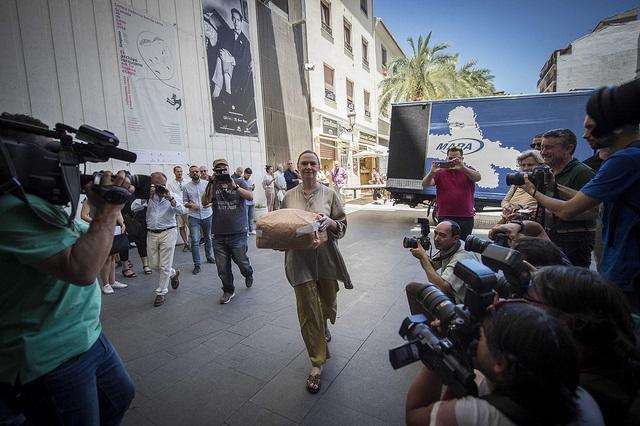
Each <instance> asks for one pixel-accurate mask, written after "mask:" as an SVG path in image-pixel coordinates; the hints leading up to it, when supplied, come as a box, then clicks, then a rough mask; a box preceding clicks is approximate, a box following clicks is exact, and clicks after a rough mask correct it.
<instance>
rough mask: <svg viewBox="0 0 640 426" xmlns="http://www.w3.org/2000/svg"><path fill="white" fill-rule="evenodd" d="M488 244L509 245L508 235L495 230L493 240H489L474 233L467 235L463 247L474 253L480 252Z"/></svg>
mask: <svg viewBox="0 0 640 426" xmlns="http://www.w3.org/2000/svg"><path fill="white" fill-rule="evenodd" d="M490 244H495V245H498V246H501V247H509V236H508V235H507V234H506V233H504V232H496V233H495V234H494V236H493V241H489V240H483V239H482V238H479V237H476V236H474V235H469V236H468V237H467V239H466V241H465V242H464V249H465V250H466V251H472V252H474V253H482V252H483V251H484V249H486V248H487V247H488V246H489V245H490Z"/></svg>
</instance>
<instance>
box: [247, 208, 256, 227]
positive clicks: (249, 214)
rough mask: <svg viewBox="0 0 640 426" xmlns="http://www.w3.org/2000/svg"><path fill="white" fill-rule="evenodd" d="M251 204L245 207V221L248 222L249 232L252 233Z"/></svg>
mask: <svg viewBox="0 0 640 426" xmlns="http://www.w3.org/2000/svg"><path fill="white" fill-rule="evenodd" d="M254 207H255V206H254V205H253V204H249V205H247V220H248V222H249V231H253V209H254Z"/></svg>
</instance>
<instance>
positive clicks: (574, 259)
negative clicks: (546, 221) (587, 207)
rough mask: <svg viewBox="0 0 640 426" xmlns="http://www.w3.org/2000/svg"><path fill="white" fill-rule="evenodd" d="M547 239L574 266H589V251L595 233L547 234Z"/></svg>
mask: <svg viewBox="0 0 640 426" xmlns="http://www.w3.org/2000/svg"><path fill="white" fill-rule="evenodd" d="M549 238H550V239H551V241H553V243H554V244H555V245H557V246H558V247H560V250H562V251H563V252H564V254H565V255H567V257H568V258H569V260H570V261H571V263H573V264H574V265H575V266H582V267H583V268H589V267H590V266H591V250H593V246H594V244H595V239H596V234H595V232H589V231H586V232H569V233H558V232H554V231H551V232H549Z"/></svg>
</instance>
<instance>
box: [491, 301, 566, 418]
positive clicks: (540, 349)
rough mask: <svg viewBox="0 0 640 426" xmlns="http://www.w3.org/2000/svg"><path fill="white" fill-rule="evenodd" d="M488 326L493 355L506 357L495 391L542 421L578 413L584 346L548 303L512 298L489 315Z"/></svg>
mask: <svg viewBox="0 0 640 426" xmlns="http://www.w3.org/2000/svg"><path fill="white" fill-rule="evenodd" d="M483 330H484V334H485V336H486V341H487V346H488V349H489V351H490V352H491V354H492V355H493V357H494V358H498V357H502V358H503V359H504V360H505V361H506V370H505V374H504V377H503V378H502V379H501V380H497V381H496V383H495V389H494V391H493V393H495V394H498V395H504V396H508V397H510V398H511V399H513V400H514V401H515V402H517V403H518V404H519V405H521V406H522V407H525V408H527V409H528V411H530V412H532V413H535V414H537V418H536V420H537V421H538V422H539V423H540V424H567V423H569V422H571V421H572V420H574V419H575V417H576V414H577V409H576V403H575V392H576V389H577V386H578V349H577V348H576V344H575V341H574V340H573V338H572V336H571V332H570V331H569V330H568V328H567V327H566V325H564V324H563V323H562V322H560V321H559V320H558V319H557V318H556V317H554V316H553V315H552V314H551V313H550V312H549V311H548V310H546V309H543V308H542V307H538V306H533V305H530V304H525V303H506V304H504V305H503V306H500V307H498V308H497V309H496V310H495V311H494V312H493V315H490V316H488V317H487V319H486V320H485V321H484V323H483ZM542 354H544V355H542ZM541 407H544V409H541Z"/></svg>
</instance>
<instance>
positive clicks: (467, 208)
mask: <svg viewBox="0 0 640 426" xmlns="http://www.w3.org/2000/svg"><path fill="white" fill-rule="evenodd" d="M467 167H469V166H467ZM469 168H471V167H469ZM474 170H475V169H474ZM433 182H434V183H435V184H436V203H437V204H438V210H437V213H436V214H437V215H438V216H440V217H445V216H454V217H473V216H474V215H475V210H474V209H473V195H474V193H475V190H476V184H475V183H473V182H471V179H469V178H468V177H467V176H466V175H465V174H464V173H462V172H461V171H459V170H447V169H440V170H439V171H438V172H437V173H436V175H435V176H434V177H433Z"/></svg>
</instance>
